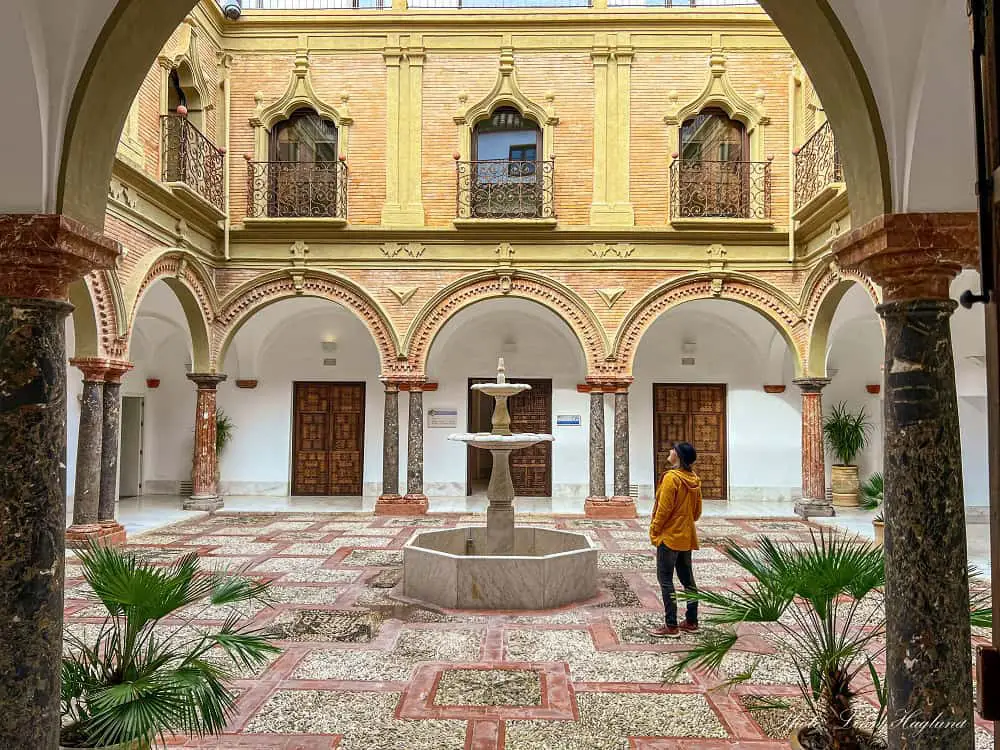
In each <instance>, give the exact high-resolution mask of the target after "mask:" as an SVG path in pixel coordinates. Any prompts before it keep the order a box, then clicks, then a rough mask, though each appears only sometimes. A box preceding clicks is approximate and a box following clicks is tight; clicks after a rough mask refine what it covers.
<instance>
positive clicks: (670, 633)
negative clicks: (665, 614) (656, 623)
mask: <svg viewBox="0 0 1000 750" xmlns="http://www.w3.org/2000/svg"><path fill="white" fill-rule="evenodd" d="M648 632H649V634H650V635H651V636H653V637H654V638H678V637H679V636H680V634H681V631H680V629H679V628H677V627H674V626H670V625H664V626H662V627H659V628H653V629H652V630H650V631H648Z"/></svg>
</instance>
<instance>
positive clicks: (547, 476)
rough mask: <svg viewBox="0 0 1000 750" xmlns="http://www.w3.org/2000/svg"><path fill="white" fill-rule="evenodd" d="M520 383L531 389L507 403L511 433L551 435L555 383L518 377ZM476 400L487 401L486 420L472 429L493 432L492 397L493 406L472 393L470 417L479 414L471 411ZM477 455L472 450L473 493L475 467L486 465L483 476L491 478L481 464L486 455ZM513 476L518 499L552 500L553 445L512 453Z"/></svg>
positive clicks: (471, 473)
mask: <svg viewBox="0 0 1000 750" xmlns="http://www.w3.org/2000/svg"><path fill="white" fill-rule="evenodd" d="M469 382H470V385H471V384H472V383H489V382H492V381H490V380H488V379H473V380H470V381H469ZM517 382H518V383H526V384H527V385H530V386H531V390H530V391H524V392H522V393H519V394H518V395H516V396H514V397H513V398H511V399H510V400H508V402H507V409H508V411H509V412H510V429H511V432H536V433H543V434H548V433H551V432H552V381H551V380H532V379H531V378H517ZM473 397H475V398H482V399H483V401H482V402H481V404H480V407H481V411H482V417H481V419H482V421H481V423H480V424H472V423H471V421H470V424H469V429H470V430H474V431H479V430H480V429H482V430H485V431H487V432H488V431H489V430H490V429H491V428H490V422H489V419H490V415H491V414H492V413H493V412H492V410H493V399H492V398H489V399H488V402H489V403H486V400H487V397H484V396H481V394H479V393H478V392H476V391H470V400H469V405H470V410H469V413H470V415H471V414H473V412H474V411H476V410H474V409H473V408H471V407H472V406H473V400H472V399H473ZM487 453H488V452H487ZM477 454H481V451H480V449H479V448H469V468H470V481H469V484H470V491H471V484H472V480H473V479H474V478H475V477H476V475H475V469H474V467H477V466H480V465H482V468H483V469H484V471H483V476H486V477H488V476H489V475H488V472H487V471H486V469H487V466H486V465H483V463H482V462H481V459H484V458H485V456H482V455H477ZM487 463H488V462H487ZM510 475H511V479H512V480H513V482H514V494H516V495H517V496H518V497H550V496H551V495H552V443H548V442H546V443H538V444H537V445H533V446H532V447H530V448H525V449H524V450H519V451H514V452H512V453H511V454H510Z"/></svg>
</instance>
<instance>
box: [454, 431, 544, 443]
mask: <svg viewBox="0 0 1000 750" xmlns="http://www.w3.org/2000/svg"><path fill="white" fill-rule="evenodd" d="M448 439H449V440H456V441H461V442H466V443H467V442H469V441H470V440H480V441H483V442H489V443H496V444H503V443H525V442H528V441H529V440H533V441H534V442H536V443H544V442H548V443H551V442H555V437H554V436H553V435H543V434H541V433H534V432H517V433H514V434H513V435H497V434H495V433H493V432H454V433H452V434H451V435H449V436H448Z"/></svg>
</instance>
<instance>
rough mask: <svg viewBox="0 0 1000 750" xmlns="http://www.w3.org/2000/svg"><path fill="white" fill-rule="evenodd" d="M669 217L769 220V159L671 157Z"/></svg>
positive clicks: (673, 219)
mask: <svg viewBox="0 0 1000 750" xmlns="http://www.w3.org/2000/svg"><path fill="white" fill-rule="evenodd" d="M670 217H671V221H674V222H676V221H677V220H678V219H681V220H683V219H752V220H758V221H767V220H769V219H770V218H771V162H770V161H765V162H754V161H705V160H701V159H674V161H673V162H672V163H671V165H670Z"/></svg>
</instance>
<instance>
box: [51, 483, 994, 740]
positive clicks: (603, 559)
mask: <svg viewBox="0 0 1000 750" xmlns="http://www.w3.org/2000/svg"><path fill="white" fill-rule="evenodd" d="M463 501H464V499H463V500H461V501H460V500H456V501H455V502H454V505H455V507H456V508H457V507H459V506H460V505H461V504H462V502H463ZM357 502H358V504H359V505H361V506H363V505H364V501H363V500H361V499H360V498H359V499H358V500H357ZM533 504H534V505H535V506H543V505H548V506H549V508H550V509H551V507H552V504H553V503H552V501H548V502H545V501H530V500H529V501H526V502H525V504H524V505H525V506H526V507H527V508H531V507H532V505H533ZM227 505H228V506H231V507H235V508H243V510H242V512H240V511H233V510H231V509H227V510H226V511H225V512H221V513H216V514H211V515H209V514H206V513H191V512H185V511H177V510H173V508H176V504H171V503H170V502H169V501H168V500H155V501H150V503H149V504H148V505H147V506H146V507H139V504H138V503H129V502H125V503H123V504H122V510H121V516H120V517H121V519H122V521H123V523H125V524H126V526H128V527H131V528H130V534H131V536H130V540H129V542H130V545H129V546H130V548H131V549H135V550H137V551H141V552H142V553H143V554H145V555H149V556H150V557H152V558H153V559H155V560H157V561H162V562H163V563H167V562H169V561H171V560H174V559H177V558H178V557H179V556H181V555H183V554H185V553H187V552H190V551H192V550H197V551H198V553H199V555H200V556H202V558H203V563H204V565H205V566H206V567H210V568H226V569H232V570H235V569H245V570H247V571H248V573H249V575H251V576H254V577H259V578H262V579H266V580H268V581H271V582H272V587H271V599H272V604H271V606H262V605H260V606H258V605H255V606H253V607H249V608H244V609H243V610H242V611H241V612H240V614H241V615H242V616H244V617H246V618H250V619H252V622H253V625H254V627H258V628H261V629H264V630H266V631H269V632H273V633H274V634H275V635H276V636H277V638H278V640H277V641H276V643H277V645H279V647H280V648H281V654H280V656H278V657H277V658H275V659H273V660H271V661H270V662H269V663H268V664H267V665H266V666H265V667H264V668H262V669H260V670H253V671H248V670H244V671H242V672H241V673H240V674H239V679H237V680H236V681H235V683H234V686H235V688H236V689H237V693H238V696H239V697H238V703H237V711H236V713H235V715H234V716H233V717H232V718H231V720H230V722H229V725H228V727H227V730H226V732H225V734H223V735H222V736H220V737H218V738H212V739H207V740H197V739H188V738H180V737H178V738H172V739H171V740H170V741H169V743H168V744H169V745H170V746H175V745H176V746H183V747H202V748H220V749H222V748H234V749H235V748H260V749H263V750H278V749H279V748H280V749H282V750H291V749H292V748H298V749H299V750H320V749H321V748H322V749H323V750H329V749H331V748H338V749H341V750H350V749H352V748H368V749H370V750H422V749H424V748H426V749H428V750H438V749H440V750H450V749H452V748H454V749H459V748H468V749H469V750H473V749H475V750H487V749H490V750H492V749H494V748H495V749H496V750H500V749H501V748H508V749H510V750H560V749H565V750H611V749H615V748H622V749H623V750H624V749H626V748H629V749H635V750H679V749H680V748H691V749H693V750H723V748H743V749H744V750H778V748H787V747H788V739H787V738H788V736H789V735H790V733H791V731H792V729H793V726H795V725H797V724H801V723H803V721H802V717H803V716H804V714H803V713H802V711H801V706H799V705H798V700H797V697H796V696H797V695H798V694H799V690H798V687H797V686H796V680H797V673H796V671H795V669H794V666H793V664H792V662H791V661H790V659H788V657H787V655H784V654H782V653H779V652H777V651H776V648H775V645H774V643H773V642H772V641H771V640H770V639H769V638H768V637H766V636H765V633H764V630H763V629H762V628H761V626H756V625H749V624H744V625H741V626H740V628H741V632H742V633H745V635H746V636H747V637H746V638H742V639H741V641H740V644H741V645H740V647H739V648H740V649H742V650H740V651H735V652H733V653H732V654H731V655H730V656H728V657H727V659H726V661H725V662H724V663H723V665H722V668H721V673H720V674H719V675H718V676H714V677H713V676H711V675H708V674H705V673H703V672H701V671H699V670H686V671H685V673H684V675H683V676H682V677H681V678H680V679H678V680H675V681H667V680H666V677H665V673H666V672H667V670H668V669H669V667H670V666H671V664H672V663H673V660H674V657H673V654H674V653H675V652H677V651H678V650H682V649H684V648H685V645H686V644H687V645H688V646H689V645H690V644H691V642H692V641H691V636H688V635H683V636H682V637H681V639H680V640H674V641H664V640H660V639H656V638H653V637H651V636H649V635H648V634H647V630H648V629H649V628H650V627H655V626H656V625H658V624H660V623H661V622H662V606H661V604H660V598H659V593H658V587H657V583H656V574H655V567H654V561H653V556H652V551H651V548H650V546H649V543H648V539H647V533H646V519H644V518H642V517H641V516H640V518H639V519H634V520H622V519H606V520H605V519H592V518H584V517H582V516H580V515H575V516H573V515H564V514H558V513H556V514H553V513H551V512H547V513H540V512H532V511H530V510H527V511H523V512H521V514H520V516H519V523H521V524H525V525H531V526H539V527H548V528H558V529H566V530H570V531H575V532H579V533H583V534H585V535H587V536H588V537H589V538H590V539H591V540H593V541H594V542H595V543H596V545H597V546H598V548H599V549H600V557H599V575H600V592H599V594H598V596H597V597H595V598H593V599H591V600H588V601H586V602H584V603H582V604H580V605H574V606H568V607H564V608H560V609H557V610H548V611H540V612H476V611H447V610H439V609H436V608H432V607H428V606H426V605H422V604H421V603H419V602H415V601H410V600H406V599H405V598H403V597H402V596H401V595H400V593H399V590H400V589H399V584H400V580H401V575H402V568H401V563H402V547H403V545H404V544H405V543H406V541H407V540H408V539H410V538H411V537H412V536H413V534H414V533H416V532H418V531H420V530H425V529H428V528H447V527H453V526H456V525H469V524H472V525H477V524H482V523H484V520H485V519H484V516H483V515H482V514H480V513H469V512H465V513H458V512H456V513H433V514H430V515H425V516H419V517H392V516H379V517H376V516H373V515H372V514H371V513H370V511H369V512H366V511H365V510H364V509H363V508H362V507H359V508H358V509H357V510H356V511H353V512H352V511H350V510H339V511H335V512H330V507H331V506H334V507H337V506H339V507H345V506H348V505H350V502H349V501H345V500H333V501H332V500H330V499H322V498H316V499H303V498H290V499H286V500H284V501H282V500H276V499H271V500H270V501H269V502H268V503H265V502H264V501H263V500H262V499H260V498H245V499H242V500H241V499H239V498H234V499H231V500H230V501H229V502H227ZM466 505H468V503H466ZM472 505H473V506H474V505H475V503H474V502H473V503H472ZM556 505H557V507H558V504H556ZM267 506H270V507H271V508H274V507H276V506H277V507H281V506H284V507H297V508H299V510H298V511H297V512H294V511H289V510H280V511H275V510H270V511H266V510H263V509H262V508H264V507H267ZM767 506H768V504H766V503H764V504H761V503H756V504H754V503H743V504H740V503H733V504H729V505H727V504H723V503H708V504H707V505H706V512H705V515H704V516H703V518H702V520H701V521H700V522H699V524H698V526H699V535H700V538H701V542H702V549H701V550H699V551H698V552H696V553H695V556H694V559H695V577H696V580H697V581H698V583H699V585H700V586H701V587H703V588H705V589H710V590H711V589H714V590H722V589H726V588H732V587H733V586H734V585H735V584H736V583H737V582H738V581H740V580H742V574H743V571H742V569H741V568H740V567H739V566H738V565H736V564H735V563H734V562H733V561H731V560H729V559H728V558H727V557H726V556H725V555H724V554H723V552H722V551H721V548H722V546H723V545H725V544H726V543H728V542H734V543H736V544H738V545H740V546H747V545H749V544H751V543H753V541H754V540H756V539H758V538H759V537H761V536H764V535H766V536H768V537H770V538H772V539H774V540H777V541H781V542H783V543H788V544H805V543H808V542H809V541H810V534H811V533H814V532H816V531H818V530H819V529H821V528H822V527H821V526H820V525H819V524H816V523H814V522H810V521H801V520H799V519H797V518H795V517H794V516H793V514H792V513H791V510H790V506H789V507H788V508H785V507H784V506H783V505H782V504H777V503H772V504H770V506H771V508H773V509H774V515H771V516H763V515H761V511H762V510H767ZM255 507H256V508H257V509H255ZM640 507H641V506H640ZM302 508H309V509H310V510H301V509H302ZM753 512H756V513H757V517H742V518H741V517H737V516H739V515H741V513H742V514H744V515H745V514H746V513H753ZM182 515H183V516H185V517H184V518H182V519H181V520H174V519H176V518H178V517H179V516H182ZM829 520H830V521H831V523H830V524H828V526H827V530H828V531H832V532H835V533H838V534H853V533H854V532H851V531H848V530H846V529H845V526H855V527H860V526H861V524H862V522H863V521H867V520H868V519H867V518H863V517H862V515H861V514H860V513H856V514H854V515H853V517H852V516H851V515H850V514H849V515H848V517H847V518H846V519H840V518H838V519H829ZM832 521H837V522H838V524H844V525H834V524H833V523H832ZM164 522H166V525H163V524H164ZM157 524H160V525H158V526H157ZM143 525H145V527H146V528H147V529H148V530H146V531H142V530H141V527H142V526H143ZM869 526H870V522H869ZM976 528H977V527H972V526H970V561H971V563H972V564H973V565H975V564H977V562H981V563H985V559H984V553H983V549H985V548H986V547H985V546H984V542H985V541H986V540H985V533H984V532H985V531H986V528H987V527H986V526H985V525H981V526H979V527H978V529H980V530H981V531H979V532H978V533H977V531H974V530H973V529H976ZM977 545H978V546H977ZM976 585H986V584H985V583H983V582H979V583H977V584H976ZM87 596H88V587H87V586H86V584H84V583H83V581H82V579H81V568H80V566H79V565H78V564H75V563H74V561H73V559H72V557H70V558H68V560H67V567H66V610H65V611H66V617H67V627H68V629H69V631H70V632H74V633H76V634H77V635H81V636H84V637H86V636H87V635H88V634H92V633H93V630H94V629H95V628H96V627H97V625H98V624H99V623H100V622H102V617H101V612H102V609H101V608H100V607H97V606H95V605H94V603H93V602H91V601H88V599H87ZM192 614H193V617H194V619H193V622H192V626H193V627H199V626H202V625H205V626H218V625H219V624H221V622H222V621H223V620H225V619H226V617H227V616H228V615H229V614H230V612H229V611H228V609H226V608H221V607H211V606H198V607H197V611H196V612H193V613H192ZM167 626H168V627H169V624H167ZM988 637H989V633H988V632H982V631H980V632H977V633H975V635H974V643H986V642H987V639H988ZM748 671H752V673H753V676H752V677H751V678H750V679H749V680H747V681H745V682H740V683H737V684H732V685H727V684H726V681H727V680H732V679H734V678H738V677H739V676H740V675H741V674H743V673H746V672H748ZM870 685H871V683H870V681H869V682H868V684H867V686H866V685H864V684H863V683H862V684H861V685H860V690H861V692H862V693H865V694H866V697H867V699H868V700H869V701H873V700H874V696H873V695H872V694H871V691H870ZM769 700H777V701H782V702H784V703H785V704H786V705H787V706H788V707H789V708H788V709H774V708H770V709H768V708H763V705H764V704H766V703H767V701H769ZM977 722H978V723H979V725H978V726H977V730H976V737H977V740H976V746H977V748H986V747H992V742H993V739H992V734H991V733H990V728H991V726H992V725H989V724H987V723H985V722H982V721H981V720H978V719H977Z"/></svg>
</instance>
